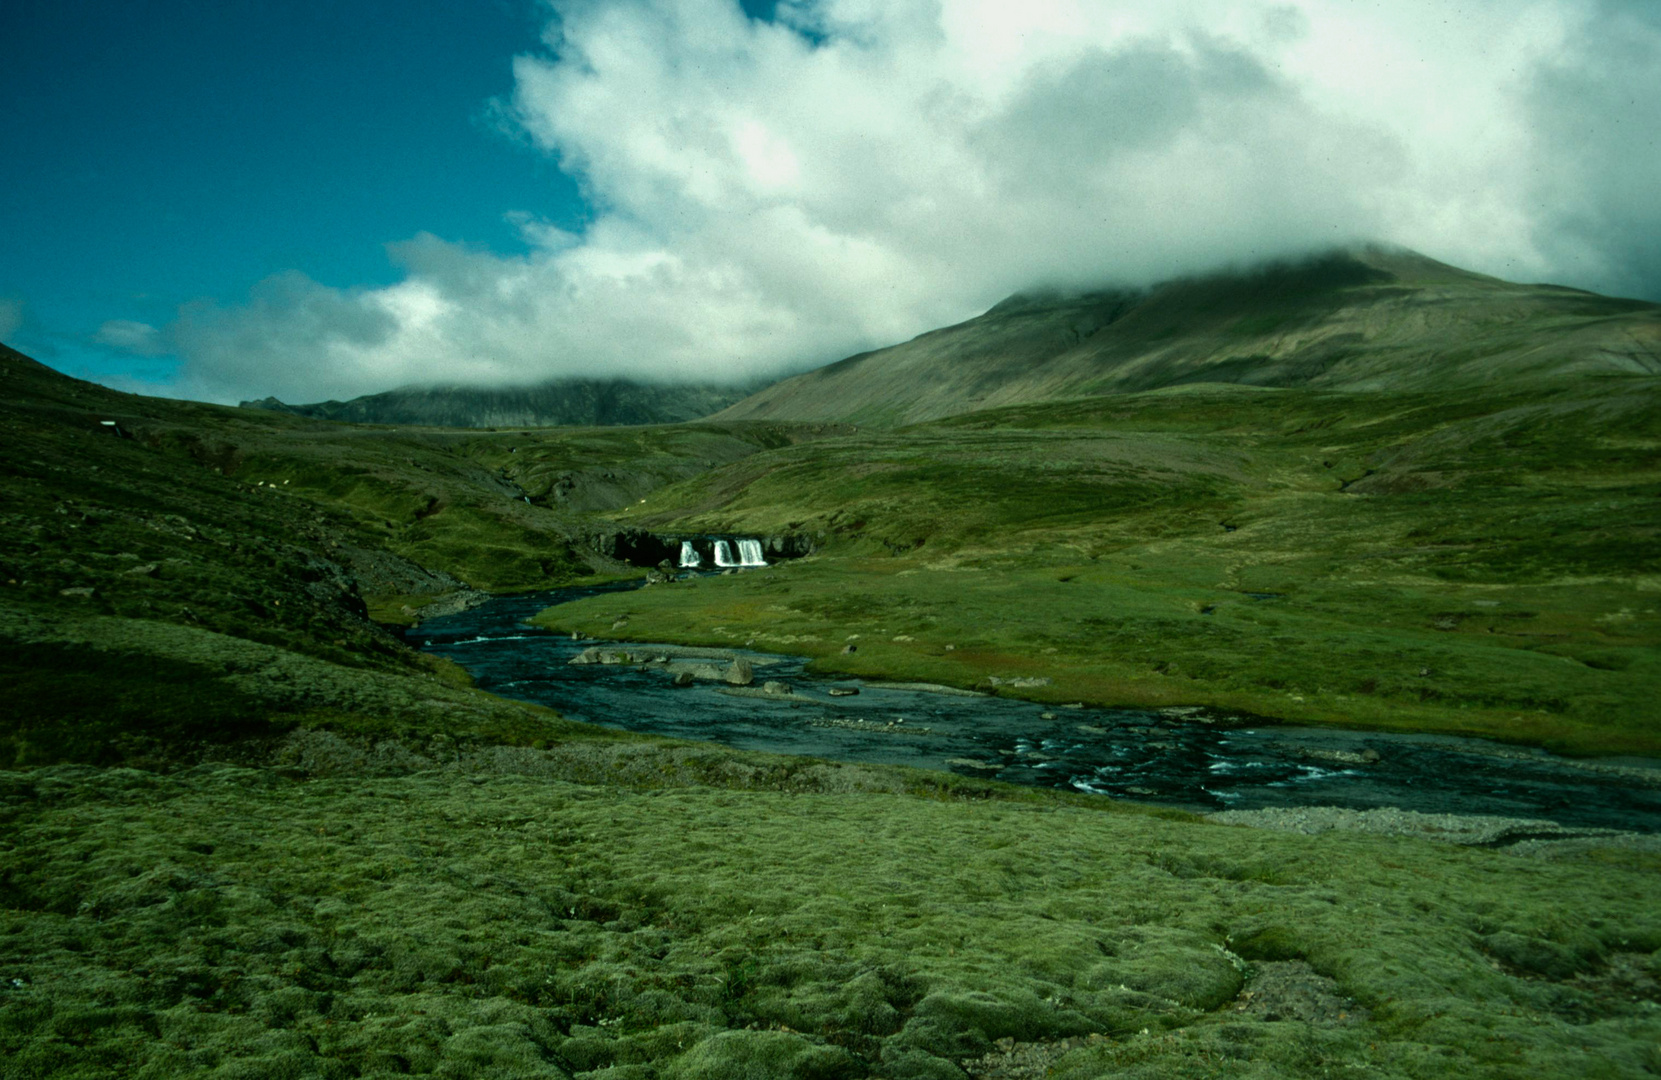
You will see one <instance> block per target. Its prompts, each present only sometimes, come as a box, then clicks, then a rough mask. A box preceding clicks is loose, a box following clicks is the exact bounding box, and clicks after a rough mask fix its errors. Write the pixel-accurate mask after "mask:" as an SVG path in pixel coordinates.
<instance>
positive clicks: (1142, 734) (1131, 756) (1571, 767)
mask: <svg viewBox="0 0 1661 1080" xmlns="http://www.w3.org/2000/svg"><path fill="white" fill-rule="evenodd" d="M635 584H636V583H623V584H620V585H613V586H598V587H586V588H582V587H579V588H570V589H556V590H552V591H549V592H538V593H526V594H521V595H517V596H504V597H498V598H496V599H494V600H491V601H489V602H488V603H486V604H485V605H483V606H482V607H478V608H474V609H473V610H471V611H465V612H462V613H460V614H456V615H448V616H443V617H440V618H435V619H431V620H429V621H427V622H425V623H423V624H422V625H421V626H420V627H418V628H417V629H414V630H411V631H409V632H408V634H407V639H408V640H409V641H410V643H411V644H413V645H417V646H418V647H420V648H422V649H425V650H426V651H428V652H432V653H435V654H438V655H440V656H444V657H447V658H449V659H451V660H454V661H455V662H457V663H459V664H461V665H462V666H463V667H464V668H466V669H467V670H468V671H469V672H470V673H471V674H472V675H473V677H474V678H475V680H476V681H477V683H478V685H479V686H480V687H481V688H482V689H485V690H489V691H491V692H493V693H497V694H501V695H503V696H505V697H511V698H517V699H520V700H523V701H530V702H535V703H537V704H541V705H548V706H551V707H553V708H556V709H558V710H559V711H560V713H562V714H563V715H565V716H568V717H570V718H571V719H573V720H581V721H585V722H588V723H592V724H599V725H603V726H607V727H616V728H626V729H628V730H631V731H641V732H650V733H653V734H658V735H667V736H673V737H676V738H683V739H697V740H704V741H709V742H716V743H721V744H724V745H727V746H733V747H738V748H742V749H749V750H766V751H772V752H776V753H784V754H802V755H809V756H813V757H820V758H830V759H834V760H839V761H858V762H880V763H891V764H899V765H912V766H918V767H921V768H927V769H950V770H952V771H955V772H958V773H961V774H963V775H967V776H977V777H983V778H988V779H997V780H1005V781H1010V782H1014V783H1019V784H1033V785H1040V786H1046V787H1056V788H1067V789H1072V790H1075V791H1084V792H1092V793H1096V794H1102V795H1111V796H1116V797H1120V798H1127V799H1135V800H1137V801H1140V802H1146V803H1154V804H1162V805H1167V806H1174V807H1180V808H1183V809H1189V810H1196V811H1201V812H1210V811H1216V810H1257V809H1265V808H1274V807H1303V806H1339V807H1347V808H1351V809H1358V810H1364V809H1373V808H1380V807H1398V808H1401V809H1403V810H1417V811H1422V812H1427V813H1451V814H1481V815H1495V816H1502V817H1513V818H1540V819H1548V820H1551V821H1555V822H1557V823H1559V824H1560V825H1564V826H1569V827H1574V828H1611V829H1622V830H1628V831H1633V832H1643V833H1654V832H1658V831H1661V762H1655V761H1648V760H1623V761H1615V762H1610V761H1600V762H1578V761H1573V760H1569V759H1564V758H1560V757H1555V756H1553V755H1551V754H1547V753H1545V752H1544V751H1539V750H1528V749H1521V748H1517V747H1511V746H1505V745H1501V744H1498V743H1492V742H1487V741H1484V740H1479V739H1462V738H1454V737H1449V736H1435V735H1395V734H1387V733H1380V732H1359V731H1343V730H1336V729H1331V728H1308V727H1293V726H1289V725H1279V724H1274V723H1270V722H1265V721H1263V720H1261V719H1258V718H1252V719H1251V720H1250V721H1249V722H1248V721H1246V720H1244V719H1228V718H1226V717H1222V716H1219V715H1217V714H1209V713H1206V712H1203V711H1201V710H1197V709H1194V710H1179V709H1164V710H1144V709H1096V708H1067V707H1057V706H1054V705H1040V704H1035V703H1032V702H1027V701H1021V700H1017V699H1013V698H1003V697H989V696H980V695H973V696H968V695H963V694H949V693H939V692H933V691H928V690H918V689H911V688H906V687H905V686H903V685H902V686H884V685H882V684H872V683H867V682H862V681H860V680H856V679H837V678H822V677H817V676H813V675H809V674H807V673H806V672H805V670H804V668H805V665H806V661H805V660H804V659H803V658H801V657H790V656H778V655H776V654H770V653H756V652H748V651H744V650H738V655H742V656H743V657H745V658H746V659H748V660H749V661H750V662H751V663H752V664H753V665H754V667H755V678H756V685H757V686H760V685H761V683H762V682H763V681H764V680H771V681H776V682H783V683H786V684H788V685H789V687H790V688H791V693H790V695H789V696H788V697H783V696H773V697H764V696H756V695H757V691H754V690H752V691H750V695H751V696H736V695H734V694H733V693H731V692H730V688H724V687H723V686H722V684H719V683H711V682H698V683H695V684H694V685H691V686H676V685H674V682H673V679H672V677H671V675H670V673H669V672H668V671H665V670H663V669H662V668H661V667H657V668H654V667H651V666H647V667H644V668H643V667H640V666H635V665H625V664H586V665H584V664H577V665H573V664H571V663H570V660H571V659H572V658H573V657H574V656H576V655H577V654H579V653H580V652H582V650H584V649H586V648H589V647H591V646H596V645H601V646H604V645H608V644H611V643H608V642H597V641H594V640H572V639H570V638H569V637H561V636H559V635H556V634H552V633H548V632H546V631H543V630H539V629H537V628H534V627H531V626H528V625H527V624H526V623H525V620H526V619H528V618H529V617H530V616H532V615H535V614H536V613H537V612H539V611H542V610H543V609H544V608H547V607H549V606H551V605H554V604H559V603H563V602H566V601H569V600H574V599H578V598H580V597H584V596H591V595H594V594H595V593H597V592H602V591H609V590H612V589H624V588H632V587H634V585H635ZM619 647H620V648H622V649H626V650H627V651H628V652H629V653H631V654H634V655H637V656H644V657H647V658H648V659H650V658H654V657H655V656H656V655H657V653H655V652H654V649H653V647H652V646H650V645H640V644H633V643H631V644H627V645H621V646H619ZM668 651H669V650H668V649H664V650H663V652H664V653H665V654H667V653H668ZM832 690H838V691H857V693H855V694H844V695H833V694H832V693H831V691H832Z"/></svg>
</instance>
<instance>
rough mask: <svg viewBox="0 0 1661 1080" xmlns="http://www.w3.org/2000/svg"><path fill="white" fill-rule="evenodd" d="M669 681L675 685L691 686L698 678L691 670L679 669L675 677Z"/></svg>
mask: <svg viewBox="0 0 1661 1080" xmlns="http://www.w3.org/2000/svg"><path fill="white" fill-rule="evenodd" d="M669 681H670V683H671V684H673V685H675V686H691V685H692V684H693V683H695V682H697V681H698V680H697V679H694V678H693V677H692V672H690V671H677V672H676V673H675V677H674V678H673V679H671V680H669Z"/></svg>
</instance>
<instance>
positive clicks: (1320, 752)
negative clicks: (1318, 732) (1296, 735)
mask: <svg viewBox="0 0 1661 1080" xmlns="http://www.w3.org/2000/svg"><path fill="white" fill-rule="evenodd" d="M1293 749H1294V752H1295V753H1296V754H1297V755H1298V756H1299V757H1301V758H1307V759H1308V760H1310V761H1327V762H1331V763H1332V764H1334V765H1375V764H1377V763H1378V751H1377V750H1371V749H1368V750H1329V749H1326V748H1324V747H1318V746H1299V747H1294V748H1293Z"/></svg>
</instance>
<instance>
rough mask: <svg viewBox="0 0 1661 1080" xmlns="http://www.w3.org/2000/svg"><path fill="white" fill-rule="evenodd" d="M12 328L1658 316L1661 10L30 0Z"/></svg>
mask: <svg viewBox="0 0 1661 1080" xmlns="http://www.w3.org/2000/svg"><path fill="white" fill-rule="evenodd" d="M0 40H4V41H6V42H7V59H6V63H4V64H0V104H3V105H4V107H3V108H0V147H3V148H4V151H3V152H0V341H4V342H6V343H7V344H9V345H11V346H13V347H14V348H17V349H19V350H21V351H23V352H25V353H27V354H29V355H31V356H34V357H35V358H36V359H39V360H41V361H42V362H44V363H47V364H50V365H52V366H54V367H56V368H58V369H59V370H62V371H65V372H67V373H69V374H72V375H76V376H79V377H83V378H91V379H95V380H97V381H100V382H103V383H105V384H107V385H111V386H115V387H118V388H121V389H126V390H134V391H138V392H142V393H149V394H159V395H166V396H176V397H189V398H195V399H200V400H209V401H224V402H235V401H238V400H242V399H249V398H260V397H265V396H267V395H274V396H277V397H280V398H282V399H283V400H285V401H290V402H303V401H317V400H323V399H326V398H349V397H353V396H356V395H359V394H364V393H373V392H376V391H380V390H387V389H391V388H394V387H397V386H405V385H415V384H424V383H425V384H433V383H442V384H479V385H486V384H495V385H501V384H527V383H532V382H537V381H540V380H544V379H549V378H558V377H567V376H571V377H607V376H618V375H620V376H627V377H634V378H642V379H649V380H656V381H663V382H692V381H700V382H701V381H717V382H719V381H741V380H742V381H749V380H753V379H756V378H761V377H769V376H773V375H778V374H782V373H785V372H792V371H798V370H803V369H805V368H808V367H812V366H816V365H818V364H822V363H826V362H829V361H833V360H836V359H839V358H840V357H843V356H846V355H849V354H851V353H854V352H858V351H861V350H863V349H867V348H872V347H875V346H879V345H884V344H890V343H893V342H897V341H902V340H905V339H907V338H910V337H912V336H914V335H916V334H918V333H921V332H923V331H926V330H929V329H932V328H934V327H937V326H942V325H947V324H950V323H953V322H957V321H960V320H962V319H965V318H968V317H971V316H973V315H975V314H977V313H978V312H980V311H983V310H985V309H986V308H987V307H989V306H991V305H992V304H994V303H996V302H997V301H998V300H1000V299H1002V298H1003V297H1004V296H1007V295H1008V294H1010V293H1012V292H1016V291H1019V290H1022V289H1029V288H1033V287H1039V286H1049V287H1062V288H1092V287H1105V286H1123V285H1143V284H1149V283H1152V282H1154V281H1158V280H1163V279H1167V278H1170V277H1172V276H1176V275H1179V274H1184V273H1193V272H1202V271H1206V270H1211V269H1216V268H1220V267H1224V266H1229V265H1243V264H1248V263H1251V262H1255V261H1261V260H1264V259H1270V258H1280V257H1290V256H1295V255H1297V254H1301V253H1304V252H1309V251H1315V250H1320V249H1323V248H1328V247H1331V246H1334V245H1342V244H1351V243H1358V242H1368V241H1379V242H1386V243H1395V244H1400V245H1403V246H1406V247H1410V248H1413V249H1415V250H1419V251H1422V252H1424V253H1426V254H1428V255H1431V256H1433V257H1435V258H1438V259H1441V260H1443V261H1446V262H1450V263H1454V264H1456V265H1459V266H1463V267H1466V268H1469V269H1473V270H1478V271H1482V272H1486V273H1491V274H1495V275H1497V276H1500V277H1504V278H1508V279H1511V280H1520V281H1553V282H1558V283H1562V284H1569V285H1575V286H1579V287H1582V288H1588V289H1594V290H1597V291H1600V292H1608V293H1613V294H1617V295H1624V296H1637V297H1642V298H1646V299H1651V300H1661V198H1657V196H1656V192H1658V191H1661V146H1658V139H1661V98H1658V93H1657V91H1658V90H1661V4H1655V3H1652V2H1649V0H1602V2H1599V0H1507V2H1503V3H1501V2H1474V0H1473V2H1463V3H1453V2H1448V0H1435V2H1432V0H1391V2H1388V3H1382V2H1368V0H1291V2H1271V3H1258V2H1253V0H1022V2H1021V3H1019V4H1011V3H1008V2H1007V0H778V2H776V3H775V2H772V0H745V2H744V3H743V4H740V3H738V2H737V0H546V2H533V0H400V2H397V3H394V2H391V0H332V2H329V3H324V2H321V0H285V2H284V3H282V4H270V3H254V2H252V0H217V2H194V0H193V2H186V0H127V2H125V3H120V4H116V3H110V2H108V0H99V2H92V0H8V2H7V3H5V4H0Z"/></svg>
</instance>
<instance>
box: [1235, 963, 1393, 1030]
mask: <svg viewBox="0 0 1661 1080" xmlns="http://www.w3.org/2000/svg"><path fill="white" fill-rule="evenodd" d="M1234 1011H1235V1012H1236V1013H1240V1014H1243V1015H1245V1016H1249V1017H1251V1018H1253V1019H1255V1020H1296V1021H1299V1022H1301V1023H1305V1024H1357V1023H1360V1022H1361V1021H1363V1020H1366V1019H1368V1018H1369V1015H1370V1014H1369V1013H1368V1012H1367V1010H1366V1009H1364V1008H1362V1007H1361V1006H1359V1005H1357V1004H1356V1003H1355V1002H1354V1001H1353V1000H1351V999H1350V998H1347V997H1345V996H1344V995H1343V994H1341V993H1339V992H1338V984H1337V983H1336V982H1334V981H1333V980H1331V979H1329V978H1327V977H1326V976H1325V975H1322V974H1319V973H1318V972H1316V970H1315V969H1314V968H1312V967H1310V966H1309V965H1308V964H1307V963H1305V962H1304V961H1302V960H1266V961H1261V962H1259V963H1256V964H1253V965H1252V974H1251V979H1250V980H1249V981H1248V982H1247V983H1246V985H1245V987H1244V988H1243V989H1242V990H1241V991H1240V996H1239V997H1237V998H1236V999H1235V1001H1234Z"/></svg>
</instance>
